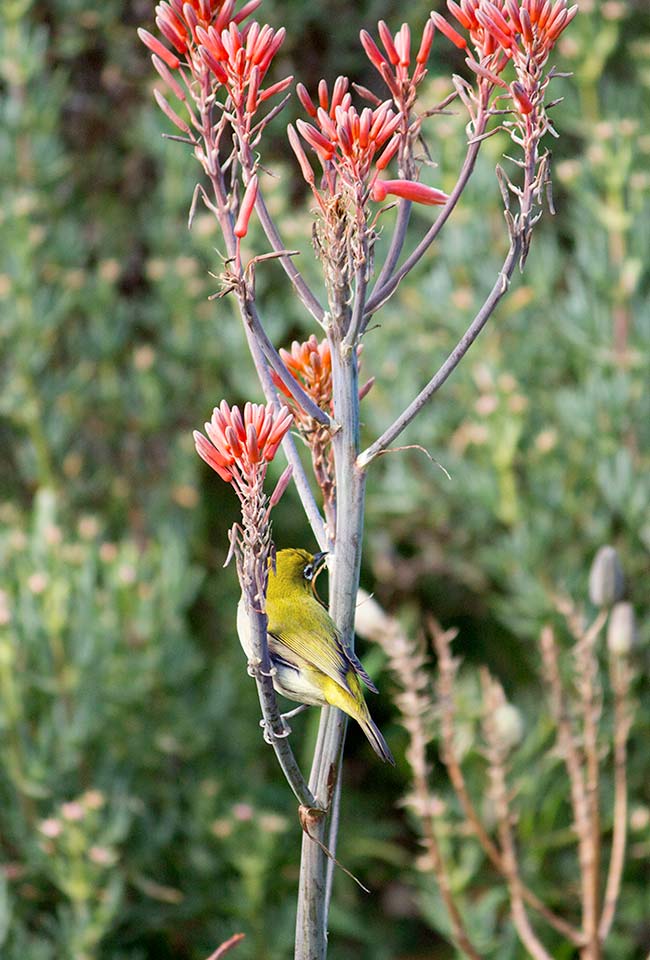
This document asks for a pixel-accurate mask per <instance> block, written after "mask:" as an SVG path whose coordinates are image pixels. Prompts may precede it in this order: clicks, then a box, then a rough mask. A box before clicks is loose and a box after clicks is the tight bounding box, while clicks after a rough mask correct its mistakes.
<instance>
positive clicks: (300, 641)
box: [268, 603, 377, 693]
mask: <svg viewBox="0 0 650 960" xmlns="http://www.w3.org/2000/svg"><path fill="white" fill-rule="evenodd" d="M301 619H302V623H300V624H296V622H295V618H293V622H289V623H287V622H286V621H285V622H282V621H283V620H284V618H279V619H278V621H277V622H269V628H268V633H269V652H270V653H271V654H272V655H273V656H277V657H281V658H282V659H283V660H286V661H287V662H288V663H290V664H291V665H295V666H296V667H298V668H299V667H300V666H301V663H307V664H308V665H309V666H311V667H315V668H316V669H317V670H321V671H322V672H323V673H324V674H325V675H326V676H328V677H330V678H331V679H332V680H334V681H335V683H338V684H339V686H340V687H342V688H343V689H344V690H347V691H348V692H349V693H351V692H352V691H351V690H350V688H349V686H348V683H347V680H346V675H347V674H348V672H349V671H350V670H353V671H354V673H356V674H357V675H358V676H359V677H361V679H362V680H363V682H364V683H365V684H366V686H367V687H368V689H370V690H372V691H373V692H374V693H376V692H377V688H376V687H375V685H374V683H373V682H372V680H371V679H370V677H369V676H368V674H367V673H366V671H365V670H364V669H363V667H362V665H361V663H360V661H359V659H358V658H357V657H356V655H355V654H354V653H352V651H351V650H348V649H347V648H345V647H344V646H343V643H342V642H341V639H340V636H339V633H338V631H337V629H336V627H335V626H334V623H333V621H332V619H331V617H330V616H329V614H328V613H327V611H326V610H324V609H323V608H322V607H321V605H320V604H318V603H314V604H313V605H311V604H310V605H309V609H308V610H307V609H306V608H304V607H303V609H302V610H301ZM322 636H328V637H330V638H331V640H330V642H329V643H327V644H325V643H323V642H321V641H318V640H316V639H315V638H317V637H322Z"/></svg>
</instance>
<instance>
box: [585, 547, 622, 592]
mask: <svg viewBox="0 0 650 960" xmlns="http://www.w3.org/2000/svg"><path fill="white" fill-rule="evenodd" d="M624 586H625V581H624V579H623V569H622V567H621V562H620V560H619V559H618V553H617V552H616V550H615V549H614V547H601V548H600V550H599V551H598V553H597V554H596V556H595V557H594V562H593V563H592V565H591V570H590V571H589V599H590V600H591V602H592V603H593V604H594V605H595V606H597V607H611V606H613V605H614V604H615V603H617V602H618V601H619V600H620V599H621V597H622V596H623V589H624Z"/></svg>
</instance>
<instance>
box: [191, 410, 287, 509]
mask: <svg viewBox="0 0 650 960" xmlns="http://www.w3.org/2000/svg"><path fill="white" fill-rule="evenodd" d="M292 423H293V414H292V413H291V411H290V410H289V408H288V407H280V408H279V409H278V407H277V406H276V405H275V404H272V403H269V404H267V405H266V406H263V405H262V404H257V403H247V404H246V405H245V407H244V414H243V416H242V414H241V411H240V410H239V407H236V406H234V407H230V406H229V405H228V403H227V402H226V401H225V400H222V401H221V404H220V405H219V406H218V407H215V408H214V411H213V413H212V419H211V420H210V422H209V423H206V424H205V432H206V433H207V435H208V438H209V439H207V438H206V437H204V436H203V434H202V433H199V431H198V430H195V431H194V443H195V446H196V451H197V453H198V455H199V456H200V457H201V458H202V459H203V460H205V462H206V463H207V464H208V466H210V467H212V469H213V470H214V471H215V472H216V473H218V474H219V476H220V477H221V479H222V480H225V481H226V483H230V484H232V486H233V488H234V490H235V492H236V493H237V496H238V497H239V498H240V500H242V501H244V500H250V499H251V495H252V494H253V493H254V494H257V493H258V492H259V490H260V488H261V485H262V483H263V481H264V477H265V476H266V470H267V467H268V464H269V462H270V461H271V460H272V459H273V458H274V456H275V454H276V452H277V449H278V447H279V446H280V443H281V442H282V439H283V438H284V435H285V434H286V433H287V431H288V430H289V428H290V426H291V424H292ZM290 476H291V472H290V470H285V472H284V473H283V475H282V477H281V478H280V480H279V481H278V485H277V487H276V489H275V491H274V493H273V495H272V497H271V506H273V504H274V503H277V501H278V500H279V499H280V496H281V495H282V493H283V492H284V490H285V488H286V486H287V483H288V482H289V479H290Z"/></svg>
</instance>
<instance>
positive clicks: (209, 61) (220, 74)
mask: <svg viewBox="0 0 650 960" xmlns="http://www.w3.org/2000/svg"><path fill="white" fill-rule="evenodd" d="M198 49H199V56H200V57H201V60H202V61H203V63H204V64H205V65H206V67H207V68H208V69H209V70H211V71H212V73H213V74H214V75H215V77H216V78H217V80H218V81H219V83H227V82H228V74H227V73H226V71H225V70H224V68H223V67H222V66H221V64H220V63H219V61H218V60H216V59H215V57H214V56H213V55H212V53H211V52H210V51H209V50H208V49H207V47H202V46H200V47H199V48H198Z"/></svg>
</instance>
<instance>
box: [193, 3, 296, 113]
mask: <svg viewBox="0 0 650 960" xmlns="http://www.w3.org/2000/svg"><path fill="white" fill-rule="evenodd" d="M285 34H286V30H285V29H284V27H281V29H280V30H273V29H272V28H271V27H269V26H268V24H267V25H265V26H263V27H260V25H259V23H257V22H255V21H254V22H253V23H249V24H247V25H246V27H245V28H244V29H243V30H240V29H239V27H238V26H237V25H236V24H235V23H234V22H231V23H230V25H229V26H228V28H227V29H226V30H223V31H220V30H219V29H218V28H217V27H208V28H207V29H204V28H203V27H197V30H196V36H197V39H198V40H199V42H200V46H199V55H200V57H201V58H202V60H203V62H204V63H205V64H206V66H207V67H208V68H209V69H210V71H211V72H212V73H213V74H214V77H215V78H216V80H217V81H218V82H219V83H222V84H223V85H224V87H225V88H226V89H227V91H228V93H229V95H230V97H231V98H232V101H233V103H234V105H235V107H236V109H238V110H241V111H244V112H245V113H246V114H248V115H250V116H252V115H253V114H254V113H255V111H256V110H257V107H258V106H259V104H260V103H263V101H264V100H268V98H269V97H272V96H273V95H274V94H276V93H280V92H281V91H282V90H286V88H287V87H288V86H289V84H290V83H291V81H292V79H293V77H286V78H285V79H284V80H280V81H279V82H278V83H274V84H273V85H272V86H270V87H267V88H266V90H262V89H261V83H262V80H263V79H264V77H265V75H266V73H267V71H268V69H269V67H270V65H271V61H272V60H273V57H274V56H275V55H276V53H277V52H278V50H279V49H280V46H281V45H282V41H283V40H284V37H285Z"/></svg>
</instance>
